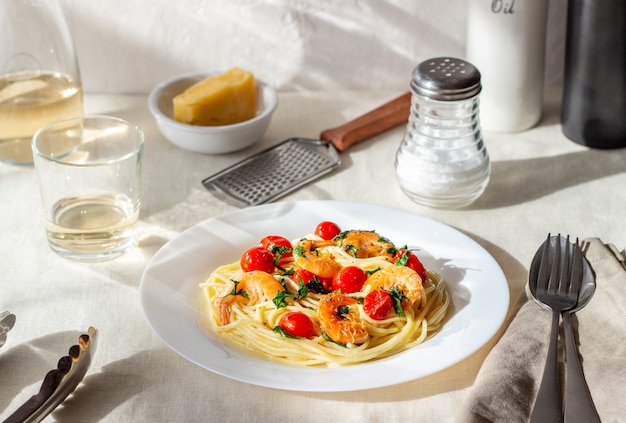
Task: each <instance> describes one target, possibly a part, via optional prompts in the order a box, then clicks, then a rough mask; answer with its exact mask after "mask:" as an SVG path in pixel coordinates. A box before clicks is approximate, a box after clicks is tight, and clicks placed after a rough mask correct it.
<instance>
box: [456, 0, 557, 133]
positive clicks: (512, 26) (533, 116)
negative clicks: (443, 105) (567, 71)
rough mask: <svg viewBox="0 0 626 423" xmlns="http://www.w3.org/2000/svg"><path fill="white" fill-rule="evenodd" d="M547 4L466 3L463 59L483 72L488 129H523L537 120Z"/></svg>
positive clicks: (521, 0) (509, 0) (536, 0)
mask: <svg viewBox="0 0 626 423" xmlns="http://www.w3.org/2000/svg"><path fill="white" fill-rule="evenodd" d="M548 3H549V2H548V1H546V0H470V2H469V7H468V22H467V29H468V32H467V60H468V61H470V62H471V63H472V64H474V66H476V67H477V68H478V70H479V71H480V74H481V78H482V85H483V91H482V93H481V98H480V122H481V126H482V128H483V129H484V130H486V131H493V132H516V131H522V130H524V129H528V128H531V127H532V126H534V125H536V124H537V122H538V121H539V119H540V118H541V111H542V101H543V79H544V63H545V43H546V25H547V15H548Z"/></svg>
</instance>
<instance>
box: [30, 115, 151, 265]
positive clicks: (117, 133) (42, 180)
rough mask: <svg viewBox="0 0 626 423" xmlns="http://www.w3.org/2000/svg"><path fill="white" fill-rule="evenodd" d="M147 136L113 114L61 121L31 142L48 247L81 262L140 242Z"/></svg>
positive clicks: (103, 257)
mask: <svg viewBox="0 0 626 423" xmlns="http://www.w3.org/2000/svg"><path fill="white" fill-rule="evenodd" d="M143 146H144V134H143V132H142V131H141V129H139V128H138V127H137V126H135V125H133V124H131V123H129V122H126V121H124V120H122V119H119V118H116V117H112V116H90V115H87V116H80V117H70V118H63V119H59V120H56V121H53V122H51V123H49V124H47V125H45V126H43V127H42V128H41V129H40V130H39V131H37V133H36V134H35V136H34V137H33V146H32V148H33V155H34V158H35V169H36V170H37V174H38V176H39V187H40V193H41V200H42V203H43V215H44V221H45V224H46V231H47V237H48V244H49V245H50V247H51V248H52V250H54V251H55V252H56V253H57V254H59V255H60V256H62V257H65V258H69V259H74V260H79V261H103V260H108V259H112V258H115V257H117V256H119V255H121V254H123V253H124V252H126V251H127V250H129V249H130V248H132V247H133V246H135V244H136V235H135V230H134V226H135V223H136V222H137V220H138V218H139V209H140V204H141V168H142V156H143Z"/></svg>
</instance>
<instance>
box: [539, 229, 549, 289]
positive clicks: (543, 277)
mask: <svg viewBox="0 0 626 423" xmlns="http://www.w3.org/2000/svg"><path fill="white" fill-rule="evenodd" d="M550 238H551V235H550V234H548V238H547V239H546V242H545V243H544V247H543V252H542V253H541V262H540V264H539V272H538V277H537V291H538V292H542V291H543V292H545V291H546V290H547V289H548V285H549V282H550V266H549V264H550V249H551V247H550Z"/></svg>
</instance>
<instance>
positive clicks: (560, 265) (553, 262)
mask: <svg viewBox="0 0 626 423" xmlns="http://www.w3.org/2000/svg"><path fill="white" fill-rule="evenodd" d="M538 256H539V257H538ZM582 279H583V260H582V253H581V251H580V248H579V247H578V240H577V241H576V245H573V244H571V243H570V241H569V236H567V238H566V239H563V238H562V237H561V235H557V236H555V237H551V236H550V234H548V238H547V239H546V241H545V242H544V243H543V245H542V246H541V247H540V248H539V250H538V251H537V253H536V254H535V257H534V258H533V262H532V264H531V272H530V275H529V280H528V282H529V288H530V292H531V293H532V295H533V297H535V300H536V301H537V302H539V303H540V304H542V305H544V306H547V307H549V308H550V310H552V328H551V334H550V344H549V345H548V354H547V357H546V365H545V369H544V372H543V377H542V379H541V384H540V385H539V392H538V393H537V399H536V400H535V405H534V407H533V410H532V413H531V416H530V421H531V422H542V423H544V422H557V421H563V401H562V395H561V385H560V382H559V374H558V368H557V360H558V357H557V342H558V332H559V321H560V316H561V313H562V312H564V311H568V310H572V309H573V308H574V307H575V306H576V303H577V301H578V293H579V291H580V287H581V285H582Z"/></svg>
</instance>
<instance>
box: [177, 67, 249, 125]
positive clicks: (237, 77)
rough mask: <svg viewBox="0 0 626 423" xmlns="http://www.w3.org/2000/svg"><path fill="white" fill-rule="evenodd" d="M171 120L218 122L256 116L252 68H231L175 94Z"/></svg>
mask: <svg viewBox="0 0 626 423" xmlns="http://www.w3.org/2000/svg"><path fill="white" fill-rule="evenodd" d="M173 105H174V120H176V121H178V122H182V123H187V124H190V125H199V126H219V125H231V124H233V123H239V122H243V121H244V120H248V119H251V118H253V117H254V116H256V84H255V82H254V75H253V74H252V73H251V72H248V71H245V70H242V69H239V68H236V67H235V68H232V69H230V70H228V71H226V72H224V73H223V74H221V75H219V76H211V77H208V78H206V79H204V80H202V81H200V82H197V83H196V84H194V85H192V86H191V87H189V88H187V90H185V91H184V92H183V93H181V94H179V95H177V96H176V97H174V100H173Z"/></svg>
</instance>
